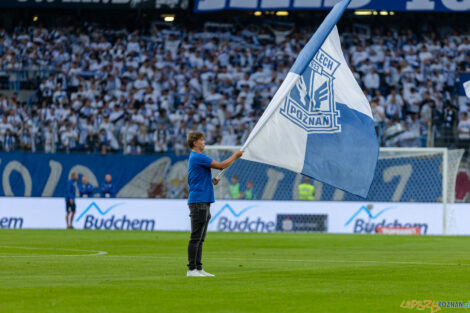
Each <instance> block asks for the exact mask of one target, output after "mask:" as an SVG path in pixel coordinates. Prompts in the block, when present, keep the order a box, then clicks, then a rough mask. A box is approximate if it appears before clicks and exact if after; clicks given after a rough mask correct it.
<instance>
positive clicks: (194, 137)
mask: <svg viewBox="0 0 470 313" xmlns="http://www.w3.org/2000/svg"><path fill="white" fill-rule="evenodd" d="M201 138H204V134H203V133H201V132H190V133H189V134H188V137H187V143H188V146H189V147H190V148H191V149H192V148H194V143H195V142H196V141H198V140H199V139H201Z"/></svg>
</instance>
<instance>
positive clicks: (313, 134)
mask: <svg viewBox="0 0 470 313" xmlns="http://www.w3.org/2000/svg"><path fill="white" fill-rule="evenodd" d="M349 2H350V0H344V1H341V2H340V3H338V4H337V5H336V6H335V7H334V8H333V10H332V11H331V12H330V14H329V15H328V16H327V18H326V19H325V21H324V22H323V23H322V25H321V26H320V27H319V29H318V30H317V32H316V33H315V34H314V35H313V37H312V38H311V39H310V41H309V42H308V43H307V45H306V46H305V48H304V49H303V50H302V51H301V53H300V54H299V56H298V58H297V60H296V62H295V63H294V65H293V66H292V68H291V69H290V72H289V74H288V75H287V77H286V79H285V80H284V82H283V83H282V85H281V87H280V88H279V90H278V91H277V92H276V94H275V95H274V97H273V99H272V101H271V103H270V104H269V106H268V107H267V108H266V111H265V112H264V114H263V115H262V116H261V118H260V120H259V122H258V123H257V124H256V126H255V128H254V129H253V131H252V132H251V134H250V136H249V137H248V139H247V141H246V143H245V145H244V146H243V148H242V149H243V150H245V153H244V154H243V157H242V158H243V159H246V160H250V161H255V162H261V163H267V164H271V165H275V166H279V167H282V168H286V169H289V170H292V171H294V172H297V173H301V174H303V175H306V176H309V177H311V178H313V179H316V180H319V181H322V182H324V183H327V184H329V185H332V186H334V187H336V188H340V189H342V190H345V191H348V192H351V193H353V194H356V195H359V196H362V197H366V196H367V194H368V192H369V189H370V185H371V183H372V179H373V177H374V171H375V166H376V164H377V157H378V153H379V145H378V141H377V137H376V134H375V128H374V121H373V118H372V112H371V108H370V105H369V102H368V101H367V98H366V97H365V96H364V93H363V92H362V90H361V88H360V87H359V85H358V84H357V82H356V80H355V78H354V76H353V74H352V73H351V71H350V69H349V67H348V64H347V63H346V60H345V59H344V56H343V52H342V50H341V44H340V39H339V35H338V30H337V28H336V26H335V25H336V23H337V21H338V20H339V18H340V17H341V15H342V14H343V12H344V10H345V9H346V7H347V6H348V4H349ZM325 38H326V39H325Z"/></svg>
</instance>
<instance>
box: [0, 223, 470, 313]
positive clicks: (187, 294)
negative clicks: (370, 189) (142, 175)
mask: <svg viewBox="0 0 470 313" xmlns="http://www.w3.org/2000/svg"><path fill="white" fill-rule="evenodd" d="M188 237H189V234H188V233H167V232H121V231H77V230H75V231H73V230H72V231H65V230H64V231H61V230H0V312H2V313H3V312H5V313H6V312H14V313H20V312H35V313H39V312H57V313H67V312H71V313H72V312H73V313H80V312H92V313H100V312H110V313H118V312H204V313H207V312H215V313H223V312H347V313H351V312H361V313H363V312H374V313H375V312H381V313H385V312H418V310H416V309H413V310H411V309H405V308H401V307H400V305H401V303H402V302H403V300H433V301H464V302H467V301H469V300H470V293H469V290H470V280H469V277H470V251H469V250H470V249H469V247H470V238H468V237H438V236H429V237H420V236H381V235H333V234H307V233H305V234H282V233H275V234H241V233H209V234H208V236H207V240H206V244H205V250H204V259H203V263H204V268H205V269H206V270H207V271H208V272H211V273H214V274H216V277H213V278H212V277H207V278H206V277H204V278H196V277H190V278H189V277H185V274H186V268H185V265H186V245H187V240H188ZM100 251H101V252H100ZM105 253H106V254H105ZM463 311H465V310H464V309H442V310H441V312H463ZM420 312H430V309H428V308H427V309H426V310H424V311H420Z"/></svg>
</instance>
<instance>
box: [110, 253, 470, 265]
mask: <svg viewBox="0 0 470 313" xmlns="http://www.w3.org/2000/svg"><path fill="white" fill-rule="evenodd" d="M106 257H107V258H147V259H175V257H168V256H152V255H107V256H106ZM181 258H183V257H181ZM206 258H207V259H209V260H221V261H262V262H300V263H366V264H367V263H372V264H395V265H437V266H447V265H452V266H470V264H468V263H436V262H414V261H378V260H292V259H260V258H211V257H206Z"/></svg>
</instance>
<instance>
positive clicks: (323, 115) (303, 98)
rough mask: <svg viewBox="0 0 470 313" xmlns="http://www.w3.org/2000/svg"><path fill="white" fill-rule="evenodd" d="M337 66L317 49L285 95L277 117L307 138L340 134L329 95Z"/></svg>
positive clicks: (330, 95)
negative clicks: (297, 128) (316, 134)
mask: <svg viewBox="0 0 470 313" xmlns="http://www.w3.org/2000/svg"><path fill="white" fill-rule="evenodd" d="M340 65H341V63H339V62H338V61H336V60H335V59H333V58H332V57H331V56H330V55H328V53H326V52H325V51H323V50H322V49H320V50H319V51H318V53H317V54H316V55H315V56H314V57H313V59H312V61H310V64H309V65H308V66H307V68H306V69H305V71H304V73H303V74H302V75H301V76H300V78H299V80H298V81H297V83H296V85H295V87H294V88H292V90H291V91H290V93H289V94H288V95H287V97H286V100H285V101H284V105H283V106H282V107H281V110H280V113H281V114H282V115H283V116H285V117H286V118H288V119H289V120H290V121H292V122H293V123H294V124H296V125H297V126H299V127H302V128H303V129H305V130H306V131H307V133H309V134H313V133H337V132H341V125H340V124H339V123H338V117H339V116H340V112H339V111H338V110H337V109H336V103H335V97H334V93H333V81H334V79H335V76H334V74H335V71H336V70H337V69H338V67H339V66H340Z"/></svg>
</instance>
